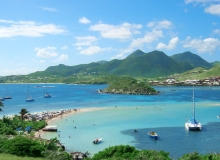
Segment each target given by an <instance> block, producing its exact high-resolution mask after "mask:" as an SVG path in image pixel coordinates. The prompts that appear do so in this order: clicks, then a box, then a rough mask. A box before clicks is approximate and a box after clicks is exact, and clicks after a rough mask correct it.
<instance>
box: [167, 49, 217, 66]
mask: <svg viewBox="0 0 220 160" xmlns="http://www.w3.org/2000/svg"><path fill="white" fill-rule="evenodd" d="M171 58H173V59H174V60H175V61H177V62H187V63H189V64H190V65H192V66H193V67H194V68H196V67H202V68H206V69H210V68H212V67H213V65H212V64H210V63H208V62H207V61H205V60H204V59H202V58H201V57H199V56H198V55H196V54H193V53H191V52H189V51H188V52H183V53H179V54H175V55H173V56H171Z"/></svg>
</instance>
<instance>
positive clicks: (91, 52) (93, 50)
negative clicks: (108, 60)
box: [80, 46, 111, 55]
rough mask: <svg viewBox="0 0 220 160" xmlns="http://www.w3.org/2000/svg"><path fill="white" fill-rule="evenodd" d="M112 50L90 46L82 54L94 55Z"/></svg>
mask: <svg viewBox="0 0 220 160" xmlns="http://www.w3.org/2000/svg"><path fill="white" fill-rule="evenodd" d="M110 50H111V48H100V47H99V46H90V47H88V48H87V49H84V50H81V52H80V54H84V55H94V54H97V53H100V52H104V51H110Z"/></svg>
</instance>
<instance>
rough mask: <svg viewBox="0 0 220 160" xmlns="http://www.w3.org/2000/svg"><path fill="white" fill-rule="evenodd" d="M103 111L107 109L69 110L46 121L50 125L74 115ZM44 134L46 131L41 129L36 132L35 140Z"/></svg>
mask: <svg viewBox="0 0 220 160" xmlns="http://www.w3.org/2000/svg"><path fill="white" fill-rule="evenodd" d="M103 109H106V108H80V109H72V110H69V112H66V113H64V114H62V115H59V116H56V117H53V118H51V119H48V120H46V122H47V125H50V124H51V123H52V122H53V121H55V120H57V119H60V118H65V117H66V116H71V115H74V114H77V113H83V112H91V111H97V110H103ZM43 134H44V131H43V130H42V129H41V130H39V131H36V132H35V133H34V137H35V138H41V136H42V135H43Z"/></svg>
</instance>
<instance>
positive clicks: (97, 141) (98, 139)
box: [92, 138, 102, 144]
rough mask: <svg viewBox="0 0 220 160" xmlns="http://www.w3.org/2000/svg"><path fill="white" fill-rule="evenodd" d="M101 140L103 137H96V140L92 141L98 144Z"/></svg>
mask: <svg viewBox="0 0 220 160" xmlns="http://www.w3.org/2000/svg"><path fill="white" fill-rule="evenodd" d="M101 140H102V138H97V139H95V140H94V141H92V143H94V144H98V143H99V142H100V141H101Z"/></svg>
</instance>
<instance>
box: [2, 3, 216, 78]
mask: <svg viewBox="0 0 220 160" xmlns="http://www.w3.org/2000/svg"><path fill="white" fill-rule="evenodd" d="M0 4H1V6H0V68H1V72H0V76H5V75H17V74H28V73H32V72H35V71H43V70H45V69H46V68H47V67H49V66H56V65H58V64H65V65H68V66H74V65H78V64H88V63H90V62H97V61H100V60H107V61H110V60H112V59H123V58H125V57H127V56H128V55H129V54H131V53H132V52H134V51H135V50H137V49H141V50H142V51H144V52H151V51H153V50H160V51H163V52H164V53H165V54H167V55H168V56H171V55H173V54H177V53H182V52H185V51H191V52H192V53H195V54H198V55H199V56H201V57H202V58H203V59H205V60H206V61H208V62H214V61H220V0H65V1H61V0H31V1H30V0H0Z"/></svg>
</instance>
